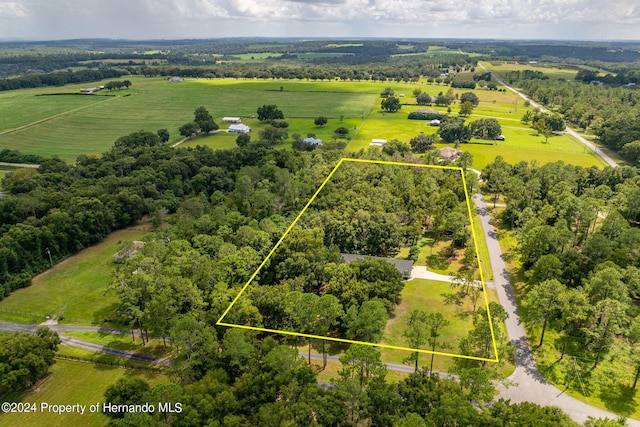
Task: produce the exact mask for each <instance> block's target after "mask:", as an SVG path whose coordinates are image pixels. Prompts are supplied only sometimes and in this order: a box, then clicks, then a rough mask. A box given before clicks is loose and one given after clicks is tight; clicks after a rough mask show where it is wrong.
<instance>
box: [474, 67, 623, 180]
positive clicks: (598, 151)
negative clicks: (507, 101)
mask: <svg viewBox="0 0 640 427" xmlns="http://www.w3.org/2000/svg"><path fill="white" fill-rule="evenodd" d="M478 65H479V66H480V67H481V68H482V69H483V70H485V71H488V72H490V73H491V75H492V76H493V78H495V79H496V80H497V81H498V83H500V84H501V85H502V86H504V87H505V88H507V89H508V90H510V91H511V92H513V93H515V94H516V95H518V96H519V97H520V98H522V99H524V100H525V101H529V102H530V103H531V106H532V107H534V108H537V109H539V110H540V111H542V112H543V113H550V111H549V110H547V109H546V108H544V107H543V106H542V105H540V104H538V103H537V102H535V101H534V100H532V99H529V98H527V96H526V95H525V94H523V93H521V92H519V91H518V90H516V89H514V88H512V87H511V86H509V85H508V84H506V83H505V82H504V81H503V80H502V79H501V78H500V77H499V76H498V75H496V74H495V73H494V72H492V71H491V70H489V69H488V68H486V67H485V66H484V65H482V64H480V63H478ZM566 133H568V134H569V135H571V136H573V137H574V138H575V139H577V140H578V141H580V142H581V143H583V144H584V145H586V146H587V147H589V149H591V150H592V151H594V152H595V153H596V154H597V155H598V156H600V157H602V160H604V161H605V162H607V164H608V165H609V166H611V167H614V168H616V167H618V164H617V163H616V162H615V161H614V160H613V159H612V158H611V157H609V156H608V155H607V153H605V152H603V151H602V150H601V149H599V148H598V147H596V146H595V145H594V144H592V143H591V142H589V141H588V140H587V139H585V138H584V137H583V136H582V135H580V134H579V133H578V132H576V131H575V130H573V129H571V128H570V127H568V126H567V129H566Z"/></svg>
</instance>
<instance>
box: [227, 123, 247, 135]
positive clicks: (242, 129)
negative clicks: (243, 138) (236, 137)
mask: <svg viewBox="0 0 640 427" xmlns="http://www.w3.org/2000/svg"><path fill="white" fill-rule="evenodd" d="M227 132H229V133H249V132H251V128H250V127H249V126H247V125H245V124H243V123H240V124H235V125H231V126H229V129H227Z"/></svg>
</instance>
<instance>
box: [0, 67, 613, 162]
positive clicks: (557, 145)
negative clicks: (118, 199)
mask: <svg viewBox="0 0 640 427" xmlns="http://www.w3.org/2000/svg"><path fill="white" fill-rule="evenodd" d="M507 65H512V64H507ZM507 65H504V67H507ZM131 81H132V83H133V85H132V87H131V88H130V89H129V90H123V91H114V93H113V94H114V95H116V96H113V97H104V96H35V95H36V94H41V93H61V92H64V93H74V92H77V91H78V90H79V88H80V87H81V85H69V86H65V87H62V88H46V89H29V90H21V91H10V92H7V93H2V94H0V102H2V103H3V104H4V103H7V104H6V105H9V106H10V107H11V108H9V109H8V110H7V111H9V112H10V113H9V114H4V115H3V116H2V117H1V118H0V132H1V131H2V130H5V131H6V130H10V129H15V128H16V127H19V126H25V125H28V124H30V123H35V124H33V125H32V126H27V127H24V128H21V129H19V130H16V131H13V132H9V133H4V134H2V133H0V149H2V148H11V149H17V150H20V151H23V152H25V153H34V154H41V155H45V156H52V155H58V156H60V157H61V158H62V159H64V160H67V161H71V162H72V161H74V160H75V158H76V157H77V156H78V155H80V154H89V153H101V152H104V151H106V150H107V149H108V148H109V147H110V146H111V144H112V143H113V142H114V141H115V140H116V139H117V138H118V137H120V136H122V135H126V134H128V133H131V132H134V131H137V130H140V129H145V130H149V131H156V130H157V129H161V128H167V129H168V130H169V132H170V134H171V139H170V143H172V144H173V143H175V142H177V141H179V140H181V138H182V137H181V136H180V135H179V132H178V128H179V127H180V126H181V125H182V124H184V123H186V122H188V121H190V120H192V119H193V110H194V109H195V108H196V107H198V106H201V105H202V106H205V107H206V108H207V109H208V110H209V111H210V112H211V114H212V115H213V116H214V118H215V119H216V120H217V121H218V123H219V124H220V127H221V130H225V129H226V128H227V127H228V125H226V124H224V123H221V118H222V117H223V116H240V117H243V118H244V121H245V122H246V123H247V124H249V125H250V126H252V128H253V132H252V134H251V136H252V139H254V140H255V139H257V138H258V133H259V131H260V129H261V128H262V127H263V124H261V123H259V122H258V121H257V120H256V119H255V118H252V116H255V114H256V110H257V108H258V107H260V106H261V105H264V104H276V105H277V106H278V107H279V108H280V109H281V110H282V111H283V112H284V114H285V117H287V120H288V121H289V122H290V127H289V129H288V131H289V135H290V136H291V135H293V134H294V133H300V134H301V135H302V136H306V135H307V134H308V133H315V134H316V135H317V136H318V137H319V138H321V139H323V140H325V141H331V140H332V136H333V131H334V130H335V129H336V128H337V127H338V126H345V127H347V128H348V129H349V130H350V131H351V134H350V137H351V138H352V140H351V142H350V144H349V146H348V148H347V149H348V151H359V150H360V149H367V148H368V147H369V143H370V142H371V140H372V139H374V138H382V139H387V140H391V139H399V140H401V141H405V142H408V141H409V140H410V139H411V138H412V137H414V136H416V135H418V134H419V133H420V132H425V133H427V134H430V133H434V132H436V130H437V128H434V127H431V126H429V125H428V123H427V122H426V121H420V120H407V114H408V113H409V112H410V111H414V110H416V109H419V108H423V107H419V106H417V105H416V104H415V98H413V95H412V94H413V89H415V88H420V89H422V91H423V92H426V93H429V94H430V95H433V96H436V95H438V93H440V92H446V91H447V90H449V87H448V86H444V85H437V84H427V83H426V82H425V81H424V80H423V81H421V82H419V83H392V82H384V83H383V82H346V81H299V80H253V79H187V80H186V81H184V82H181V83H175V84H170V83H168V82H167V81H166V80H165V79H161V78H144V77H137V76H132V77H131ZM97 84H98V83H95V85H97ZM84 86H86V85H84ZM385 87H391V88H392V89H393V90H394V91H395V92H396V94H404V95H405V96H404V97H402V98H400V99H401V102H403V103H404V104H405V105H404V106H403V108H402V110H400V111H399V112H396V113H384V112H382V110H381V109H380V107H379V105H380V101H381V98H379V94H380V92H381V91H382V89H384V88H385ZM467 91H468V90H466V89H457V90H454V93H455V94H458V95H460V94H461V93H464V92H467ZM473 92H474V93H475V94H476V95H477V96H478V98H479V99H480V104H479V106H478V107H477V108H475V109H474V111H473V114H472V115H471V116H470V117H469V118H468V119H467V120H468V121H472V120H477V119H480V118H487V117H492V118H496V119H497V120H498V121H499V122H500V124H501V125H502V126H503V133H504V135H505V136H506V140H505V141H502V142H500V143H499V144H494V142H493V141H472V142H474V143H475V144H468V145H465V146H463V149H465V150H467V151H469V152H471V153H472V154H473V155H474V158H475V162H474V166H475V167H476V168H479V169H480V168H482V167H484V166H485V165H486V164H488V163H490V162H491V161H492V160H493V159H494V158H495V157H496V156H497V155H502V156H503V157H504V158H505V159H506V160H507V161H509V162H512V163H516V162H518V161H521V160H526V161H532V160H536V161H538V162H540V163H547V162H554V161H557V160H564V161H565V162H571V163H573V164H577V165H581V166H593V165H596V166H603V165H604V163H603V162H602V161H600V160H599V159H598V158H597V157H595V156H593V155H592V154H591V153H590V152H589V151H588V150H587V149H585V148H584V146H582V145H581V144H580V143H579V142H577V141H574V140H573V139H571V138H570V137H568V136H564V135H558V136H554V137H552V138H550V139H549V143H548V144H545V143H544V141H543V138H541V137H540V136H538V135H536V133H535V132H534V131H533V130H531V129H529V128H528V127H527V126H526V125H523V124H522V123H520V118H521V117H522V114H524V112H525V111H526V110H527V108H526V107H524V105H523V101H522V100H521V99H520V98H518V97H517V96H516V95H514V94H511V93H504V92H496V91H485V90H481V89H476V90H474V91H473ZM430 108H434V109H436V110H438V111H441V112H446V109H445V108H442V107H430ZM458 109H459V105H458V104H457V103H454V104H453V105H452V114H453V115H456V114H457V110H458ZM320 115H323V116H326V117H328V118H329V123H328V124H327V125H326V126H324V127H323V128H318V127H316V126H315V125H314V124H313V118H314V117H317V116H320ZM341 119H342V120H341ZM42 120H44V121H42ZM38 121H41V122H38ZM236 137H237V136H236V135H234V134H227V133H226V132H222V131H221V132H218V133H216V134H214V135H210V136H206V137H198V138H196V139H194V140H190V141H186V142H185V143H184V146H186V147H189V146H196V145H206V146H210V147H212V148H218V149H226V148H233V147H235V139H236ZM290 141H291V139H289V142H290ZM286 147H290V145H289V144H288V143H287V144H284V145H283V148H286ZM440 147H441V146H440Z"/></svg>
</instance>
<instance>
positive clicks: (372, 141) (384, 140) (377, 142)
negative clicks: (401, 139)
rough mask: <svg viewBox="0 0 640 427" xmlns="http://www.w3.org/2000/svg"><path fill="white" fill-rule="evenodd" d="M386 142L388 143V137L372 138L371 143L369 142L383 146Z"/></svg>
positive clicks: (374, 145)
mask: <svg viewBox="0 0 640 427" xmlns="http://www.w3.org/2000/svg"><path fill="white" fill-rule="evenodd" d="M386 143H387V140H386V139H372V140H371V144H369V145H371V146H373V147H382V146H384V144H386Z"/></svg>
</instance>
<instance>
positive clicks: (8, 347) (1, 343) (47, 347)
mask: <svg viewBox="0 0 640 427" xmlns="http://www.w3.org/2000/svg"><path fill="white" fill-rule="evenodd" d="M58 344H60V338H59V337H58V334H57V333H55V332H53V331H52V330H50V329H49V328H47V327H44V326H41V327H39V328H38V329H37V330H36V332H35V334H30V333H29V332H25V331H20V332H15V333H13V334H11V335H7V336H4V335H1V336H0V374H1V375H0V397H3V396H6V395H7V394H9V393H11V392H16V391H21V390H24V389H27V388H29V387H31V386H32V385H34V384H35V383H36V382H37V381H38V380H40V379H42V378H43V377H45V376H46V375H47V373H48V370H49V367H50V366H51V365H53V363H54V360H53V356H55V354H56V351H57V350H58ZM3 412H9V410H8V409H5V408H4V407H3Z"/></svg>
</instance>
